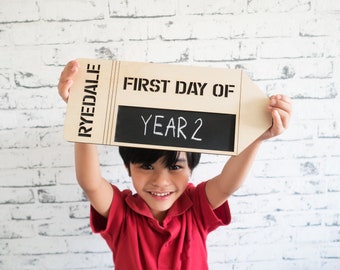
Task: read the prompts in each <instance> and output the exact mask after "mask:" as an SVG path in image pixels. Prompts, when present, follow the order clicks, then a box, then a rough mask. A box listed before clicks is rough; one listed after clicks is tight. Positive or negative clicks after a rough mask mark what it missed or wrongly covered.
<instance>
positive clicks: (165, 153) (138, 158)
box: [119, 146, 201, 171]
mask: <svg viewBox="0 0 340 270" xmlns="http://www.w3.org/2000/svg"><path fill="white" fill-rule="evenodd" d="M179 153H180V152H177V151H169V150H157V149H146V148H135V147H125V146H120V147H119V154H120V156H121V157H122V159H123V162H124V164H125V166H126V167H127V168H129V165H130V163H132V164H135V163H149V164H152V163H154V162H156V161H157V160H158V159H159V158H160V157H164V162H165V165H166V166H167V167H169V166H171V165H173V164H175V163H176V161H177V158H178V156H179ZM186 155H187V160H188V166H189V168H190V169H191V171H192V170H193V169H194V168H195V167H196V166H197V164H198V163H199V161H200V158H201V153H193V152H186Z"/></svg>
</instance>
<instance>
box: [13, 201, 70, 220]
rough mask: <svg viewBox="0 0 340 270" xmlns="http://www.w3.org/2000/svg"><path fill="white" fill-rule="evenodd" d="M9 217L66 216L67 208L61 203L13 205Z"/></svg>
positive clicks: (36, 218) (43, 218)
mask: <svg viewBox="0 0 340 270" xmlns="http://www.w3.org/2000/svg"><path fill="white" fill-rule="evenodd" d="M10 214H11V219H12V220H18V221H25V220H26V221H39V220H51V219H53V218H55V217H66V216H67V208H66V207H65V206H63V205H54V204H52V205H41V204H30V205H20V206H13V207H12V209H11V213H10Z"/></svg>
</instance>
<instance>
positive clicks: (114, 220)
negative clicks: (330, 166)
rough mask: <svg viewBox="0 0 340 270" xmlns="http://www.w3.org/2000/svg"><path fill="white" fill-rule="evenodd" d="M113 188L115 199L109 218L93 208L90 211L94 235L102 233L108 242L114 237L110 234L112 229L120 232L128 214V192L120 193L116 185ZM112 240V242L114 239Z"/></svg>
mask: <svg viewBox="0 0 340 270" xmlns="http://www.w3.org/2000/svg"><path fill="white" fill-rule="evenodd" d="M112 188H113V198H112V202H111V206H110V211H109V215H108V217H107V218H105V217H103V216H102V215H100V214H99V213H98V212H97V211H96V210H95V209H94V208H93V207H92V206H91V209H90V225H91V229H92V231H93V232H94V233H100V234H101V235H102V237H103V238H104V239H105V240H107V241H108V240H109V239H108V238H112V237H113V234H112V232H111V233H110V230H112V228H115V230H114V231H115V232H120V228H121V226H122V224H123V223H124V218H125V213H126V205H125V204H124V200H125V197H126V194H125V193H126V191H125V190H124V191H120V190H119V189H118V188H117V187H116V186H114V185H112ZM129 192H130V191H129ZM110 240H111V241H112V240H113V239H110Z"/></svg>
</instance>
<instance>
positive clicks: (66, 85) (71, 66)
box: [58, 61, 79, 102]
mask: <svg viewBox="0 0 340 270" xmlns="http://www.w3.org/2000/svg"><path fill="white" fill-rule="evenodd" d="M78 69H79V63H78V62H77V61H70V62H69V63H67V65H66V66H65V68H64V70H63V71H62V72H61V75H60V78H59V83H58V91H59V95H60V96H61V97H62V99H63V100H64V101H66V102H67V100H68V96H69V90H70V87H71V85H72V83H73V77H74V75H75V74H76V73H77V72H78Z"/></svg>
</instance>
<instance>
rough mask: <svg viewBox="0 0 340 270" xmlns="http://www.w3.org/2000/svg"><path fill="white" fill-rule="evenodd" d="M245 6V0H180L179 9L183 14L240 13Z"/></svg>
mask: <svg viewBox="0 0 340 270" xmlns="http://www.w3.org/2000/svg"><path fill="white" fill-rule="evenodd" d="M245 8H246V1H245V0H237V1H231V0H228V1H223V0H217V1H203V0H198V1H190V0H184V1H180V10H181V12H182V13H185V14H198V15H203V14H214V15H222V14H240V13H242V12H244V10H245Z"/></svg>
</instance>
